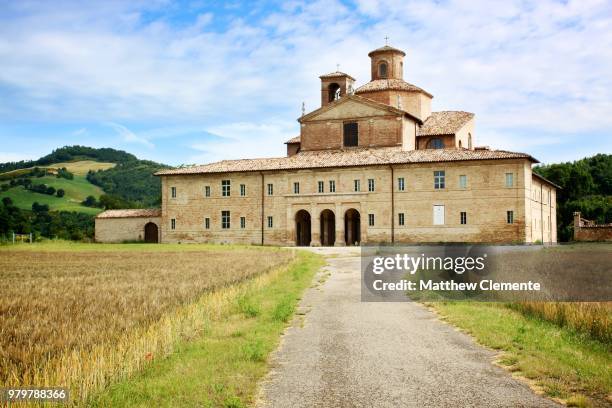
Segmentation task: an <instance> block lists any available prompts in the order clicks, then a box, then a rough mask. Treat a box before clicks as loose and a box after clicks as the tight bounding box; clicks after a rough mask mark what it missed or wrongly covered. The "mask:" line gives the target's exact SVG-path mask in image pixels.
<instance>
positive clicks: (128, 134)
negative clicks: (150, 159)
mask: <svg viewBox="0 0 612 408" xmlns="http://www.w3.org/2000/svg"><path fill="white" fill-rule="evenodd" d="M106 125H107V126H109V127H110V128H112V129H113V130H114V131H115V132H116V133H117V135H119V136H120V137H121V138H122V139H123V141H124V142H128V143H138V144H142V145H145V146H146V147H149V148H152V147H154V146H153V143H151V142H149V141H148V140H147V139H145V138H144V137H142V136H138V135H137V134H136V133H134V132H132V131H131V130H130V129H128V128H127V127H125V126H123V125H121V124H119V123H114V122H108V123H106Z"/></svg>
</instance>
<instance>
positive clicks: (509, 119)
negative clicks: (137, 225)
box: [0, 0, 612, 159]
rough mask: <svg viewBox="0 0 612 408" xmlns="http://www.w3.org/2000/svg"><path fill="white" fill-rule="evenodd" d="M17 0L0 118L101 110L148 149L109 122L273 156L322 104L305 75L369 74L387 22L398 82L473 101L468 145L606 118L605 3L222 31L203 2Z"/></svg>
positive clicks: (447, 7) (333, 9) (297, 11)
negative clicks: (189, 10)
mask: <svg viewBox="0 0 612 408" xmlns="http://www.w3.org/2000/svg"><path fill="white" fill-rule="evenodd" d="M18 4H20V3H18ZM22 4H23V5H21V4H20V5H18V6H15V5H13V6H11V7H12V8H16V7H17V8H20V10H18V11H14V12H13V13H14V14H10V12H7V14H6V15H4V16H2V14H0V60H2V62H3V68H2V70H0V84H1V85H3V86H4V87H6V88H8V89H11V90H12V96H14V98H11V99H10V100H11V104H10V105H9V104H7V103H6V102H4V103H2V104H0V117H3V118H12V117H18V118H21V119H26V120H28V119H31V118H37V119H39V118H42V119H43V120H65V121H69V120H78V121H79V123H83V122H84V121H94V122H112V123H114V124H115V125H116V126H118V127H114V129H115V131H117V132H118V133H119V134H120V135H121V136H122V137H123V138H125V140H127V141H129V142H134V143H140V144H143V145H146V146H149V147H150V146H151V142H150V140H152V139H154V138H156V137H163V136H161V135H155V136H152V137H149V136H147V135H146V134H144V133H141V134H139V135H135V134H134V133H133V132H130V131H129V130H128V129H127V128H125V127H123V128H121V127H119V126H121V125H118V123H119V122H123V123H126V122H129V123H134V122H135V121H141V122H149V121H154V122H156V124H159V123H161V124H162V125H161V126H160V128H163V127H164V126H163V123H164V122H172V123H180V122H181V121H185V122H188V123H190V124H192V125H190V126H193V127H195V128H199V129H204V130H207V131H211V132H213V133H215V134H219V135H220V136H222V137H223V138H224V139H222V140H216V141H213V142H206V145H205V147H206V149H205V150H206V151H207V152H212V153H206V155H204V156H202V155H199V156H198V157H213V156H215V155H216V156H215V157H213V159H220V158H225V157H230V156H232V157H234V156H240V157H244V156H245V155H249V156H262V155H280V154H282V153H283V149H284V145H282V141H284V140H285V139H286V138H288V137H291V136H294V135H295V134H297V132H299V128H298V126H297V123H296V122H295V121H294V119H295V118H297V117H298V115H299V112H300V106H301V102H302V101H305V102H306V106H307V109H308V110H312V109H314V108H316V107H318V105H319V99H320V95H319V79H318V75H320V74H322V73H325V72H328V71H332V70H334V69H335V67H336V63H340V64H341V70H343V71H345V72H348V73H350V74H351V75H353V76H355V77H356V78H357V79H358V84H363V83H365V82H367V81H368V80H369V76H370V72H369V71H370V67H369V59H368V57H367V53H368V51H370V50H371V49H373V48H375V47H378V46H380V45H381V44H382V43H383V38H384V37H385V36H386V35H388V36H389V37H390V43H391V45H394V46H397V47H400V48H402V49H404V50H405V51H406V53H407V56H406V61H405V64H404V66H405V78H406V80H407V81H409V82H412V83H415V84H416V85H419V86H421V87H423V88H425V89H427V90H428V91H430V92H431V93H433V94H434V95H435V99H434V109H435V110H442V109H461V110H468V111H472V112H475V113H476V115H477V116H476V125H477V129H478V131H477V134H476V135H477V137H478V142H479V144H491V145H492V146H493V147H496V146H497V145H496V143H495V142H498V141H499V142H501V144H502V145H503V146H504V147H508V145H510V146H509V147H510V148H512V146H524V147H528V148H531V147H534V148H535V147H537V146H540V147H542V146H546V145H547V144H548V143H550V142H551V140H550V136H548V135H550V134H551V133H555V132H556V133H559V134H560V135H568V139H564V138H563V137H560V138H559V140H568V141H573V142H576V139H578V138H580V137H583V136H582V135H583V134H584V132H599V133H604V132H610V130H611V129H612V115H610V114H609V113H610V112H612V76H610V75H609V72H612V4H611V3H610V2H608V1H605V0H584V1H583V0H580V1H576V0H569V1H566V2H557V1H553V0H543V1H538V2H534V3H525V2H523V1H520V0H514V1H505V2H499V3H494V4H492V3H491V2H490V1H485V0H465V1H458V0H454V1H453V0H451V1H445V2H439V1H432V2H422V1H412V0H377V1H366V0H362V1H358V2H357V8H356V9H355V10H351V9H349V8H348V7H347V6H346V5H344V4H343V3H341V2H340V1H308V2H306V1H304V2H301V1H294V2H289V3H283V5H281V6H279V8H278V10H276V11H266V13H265V14H266V17H265V18H264V19H263V20H260V19H257V18H251V17H252V15H251V14H249V13H247V12H245V13H244V14H243V16H242V18H234V19H233V20H231V21H230V22H229V23H228V24H227V25H226V26H224V27H223V28H221V29H220V28H219V26H215V24H217V23H218V22H219V21H220V20H222V18H223V16H217V15H213V13H212V12H209V11H206V12H196V13H194V15H193V18H192V21H191V22H189V21H186V22H183V23H181V24H180V25H176V24H173V23H172V22H171V21H170V19H166V18H165V16H164V11H165V10H172V11H174V10H176V9H177V7H178V8H180V7H179V6H177V5H176V4H172V3H171V2H167V1H160V2H118V1H117V2H115V1H108V2H101V3H99V4H97V5H96V6H95V7H82V6H80V5H79V4H78V3H70V2H66V3H59V4H55V3H54V5H53V7H51V6H47V5H45V3H44V2H43V3H28V2H24V3H22ZM253 8H256V6H253ZM151 11H153V13H149V12H151ZM147 13H149V14H147ZM151 15H153V16H157V17H155V18H152V17H151ZM0 95H1V94H0ZM194 123H195V125H193V124H194ZM220 123H221V124H225V125H219V124H220ZM245 124H249V125H248V126H245ZM266 124H268V125H266ZM154 126H157V125H154ZM249 126H250V127H249ZM258 126H260V127H259V128H258ZM266 126H271V127H269V128H267V129H266ZM480 130H482V132H481V131H480ZM527 130H528V131H529V132H528V131H527ZM253 132H256V133H257V132H260V133H261V135H262V136H259V137H253ZM485 132H488V133H485ZM158 133H159V132H158ZM281 133H283V134H281ZM539 133H543V134H546V135H547V136H538V134H539ZM511 134H516V135H517V136H516V137H514V138H513V139H512V140H507V139H500V138H501V137H502V136H505V135H511ZM525 134H530V135H531V136H521V135H525ZM572 138H573V139H572ZM536 141H537V143H536ZM277 142H281V143H280V144H276V145H274V146H269V145H268V143H277ZM600 143H601V144H600V145H599V146H597V147H596V148H597V149H598V150H602V149H603V150H604V151H605V150H606V149H608V150H610V144H609V143H610V142H608V141H600ZM200 147H201V146H200ZM233 149H234V150H233Z"/></svg>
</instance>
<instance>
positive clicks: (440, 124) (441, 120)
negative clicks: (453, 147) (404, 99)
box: [417, 111, 474, 136]
mask: <svg viewBox="0 0 612 408" xmlns="http://www.w3.org/2000/svg"><path fill="white" fill-rule="evenodd" d="M473 117H474V114H473V113H470V112H463V111H442V112H432V113H431V116H429V117H428V118H427V119H426V120H425V122H423V125H421V127H420V128H419V132H418V134H417V136H433V135H454V134H455V133H457V132H458V131H459V129H461V128H462V127H463V125H465V124H466V123H467V122H468V121H470V120H471V119H472V118H473Z"/></svg>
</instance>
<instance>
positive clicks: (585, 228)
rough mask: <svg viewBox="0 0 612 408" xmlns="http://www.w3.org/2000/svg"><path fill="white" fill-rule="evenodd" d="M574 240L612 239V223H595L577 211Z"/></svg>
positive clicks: (575, 214)
mask: <svg viewBox="0 0 612 408" xmlns="http://www.w3.org/2000/svg"><path fill="white" fill-rule="evenodd" d="M574 241H612V224H595V223H594V222H593V221H589V220H585V219H584V218H582V217H581V214H580V212H575V213H574Z"/></svg>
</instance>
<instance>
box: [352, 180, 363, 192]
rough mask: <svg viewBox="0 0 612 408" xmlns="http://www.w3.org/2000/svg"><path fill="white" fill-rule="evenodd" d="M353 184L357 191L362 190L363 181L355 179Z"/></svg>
mask: <svg viewBox="0 0 612 408" xmlns="http://www.w3.org/2000/svg"><path fill="white" fill-rule="evenodd" d="M353 186H354V190H355V191H361V181H360V180H353Z"/></svg>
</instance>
